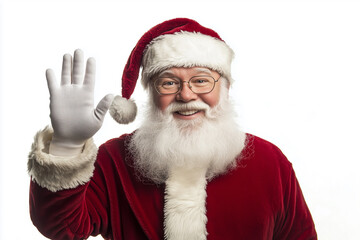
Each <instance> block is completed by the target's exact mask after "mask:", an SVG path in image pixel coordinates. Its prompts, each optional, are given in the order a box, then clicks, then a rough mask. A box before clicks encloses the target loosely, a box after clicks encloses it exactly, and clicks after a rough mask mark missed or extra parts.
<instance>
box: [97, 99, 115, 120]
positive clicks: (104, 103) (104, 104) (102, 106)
mask: <svg viewBox="0 0 360 240" xmlns="http://www.w3.org/2000/svg"><path fill="white" fill-rule="evenodd" d="M113 99H114V95H112V94H108V95H106V96H105V97H103V98H102V99H101V101H100V102H99V103H98V105H97V106H96V109H95V111H94V115H95V117H96V118H97V119H98V120H99V121H101V122H102V121H103V120H104V117H105V114H106V112H107V111H108V110H109V107H110V105H111V103H112V101H113Z"/></svg>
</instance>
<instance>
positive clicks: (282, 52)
mask: <svg viewBox="0 0 360 240" xmlns="http://www.w3.org/2000/svg"><path fill="white" fill-rule="evenodd" d="M359 13H360V3H359V2H358V1H340V0H339V1H320V0H319V1H234V2H232V1H220V0H218V1H210V0H208V1H136V0H132V1H129V2H120V1H118V2H116V1H104V0H98V1H95V0H94V1H90V0H89V1H65V0H63V1H50V0H48V1H31V0H30V1H18V0H11V1H10V0H9V1H5V0H3V1H2V2H1V5H0V14H1V15H0V22H1V28H0V31H1V32H0V34H1V35H0V36H1V38H0V44H1V45H0V47H1V49H0V54H1V59H0V73H1V75H0V77H1V78H0V80H1V81H0V90H1V92H0V94H1V95H0V97H1V100H0V104H1V105H0V107H1V108H0V111H1V112H0V114H1V115H0V123H1V125H0V127H1V128H0V135H1V139H0V154H1V155H0V156H1V158H0V191H1V192H0V196H1V197H0V239H45V238H44V237H42V236H41V235H40V234H39V233H38V232H37V230H36V228H35V227H34V226H33V225H32V223H31V220H30V217H29V209H28V201H29V200H28V186H29V181H30V179H29V176H28V175H27V166H26V164H27V154H28V152H29V150H30V146H31V143H32V139H33V136H34V135H35V133H36V131H38V130H40V129H41V128H43V127H44V126H46V125H47V124H49V122H50V121H49V117H48V115H49V109H48V105H49V95H48V91H47V86H46V80H45V69H46V68H49V67H50V68H53V69H54V70H55V72H56V74H57V76H59V75H60V70H61V60H62V55H63V54H64V53H72V52H73V51H74V50H75V49H76V48H81V49H83V50H84V52H85V55H86V56H87V57H90V56H92V57H95V59H96V60H97V82H96V96H95V97H96V100H97V101H98V100H100V99H101V98H102V96H103V95H105V94H107V93H109V92H111V93H115V94H116V93H120V79H121V74H122V70H123V67H124V65H125V63H126V61H127V58H128V56H129V54H130V51H131V50H132V48H133V47H134V46H135V44H136V42H137V41H138V39H139V38H140V37H141V35H142V34H143V33H144V32H145V31H147V30H148V29H149V28H151V27H152V26H154V25H156V24H158V23H160V22H162V21H164V20H167V19H170V18H174V17H188V18H193V19H195V20H197V21H198V22H199V23H200V24H202V25H204V26H207V27H210V28H212V29H214V30H216V31H217V32H218V33H219V34H220V36H221V37H222V38H223V39H224V40H225V41H226V42H227V43H228V44H229V45H230V46H231V47H232V48H233V49H234V51H235V53H236V58H235V61H234V64H233V77H234V79H235V81H236V83H235V84H234V86H233V87H232V88H231V96H232V98H233V100H234V103H235V104H236V109H237V111H238V114H239V116H238V119H239V124H240V125H241V126H242V129H243V130H244V131H246V132H250V133H252V134H255V135H258V136H260V137H262V138H265V139H267V140H269V141H271V142H273V143H275V144H276V145H277V146H279V147H280V148H281V149H282V151H283V152H284V153H285V155H287V157H288V158H289V160H290V161H291V162H292V163H293V165H294V169H295V171H296V174H297V177H298V179H299V182H300V185H301V187H302V190H303V193H304V195H305V198H306V201H307V203H308V206H309V208H310V210H311V212H312V215H313V218H314V221H315V224H316V227H317V231H318V236H319V239H329V240H331V239H333V240H338V239H360V233H359V229H360V221H359V215H360V174H359V173H358V172H359V167H360V163H359V161H360V154H359V149H360V147H359V144H360V141H359V136H360V127H359V124H360V113H359V111H360V94H359V87H360V86H359V82H360V14H359ZM133 98H134V99H135V100H136V101H137V104H138V106H139V107H140V115H139V117H138V118H137V120H136V122H135V123H133V124H130V125H128V126H120V125H118V124H116V123H115V122H114V121H113V120H112V119H111V118H110V116H107V117H106V120H105V122H104V126H103V128H102V129H101V130H100V131H99V132H98V133H97V135H96V136H95V141H96V143H97V144H101V143H102V142H104V141H105V140H107V139H109V138H112V137H117V136H119V135H121V134H122V133H125V132H131V131H133V130H134V129H136V127H137V126H138V125H139V122H140V121H141V119H142V115H141V106H143V104H144V101H145V99H146V96H145V94H144V92H143V90H142V87H141V85H138V86H137V89H136V92H135V94H134V95H133Z"/></svg>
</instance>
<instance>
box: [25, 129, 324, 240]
mask: <svg viewBox="0 0 360 240" xmlns="http://www.w3.org/2000/svg"><path fill="white" fill-rule="evenodd" d="M128 137H129V135H123V136H122V137H120V138H117V139H113V140H110V141H108V142H107V143H105V144H103V145H102V146H101V147H100V148H99V152H98V157H97V160H96V163H95V171H94V175H93V177H92V179H91V181H90V182H88V183H87V184H85V185H82V186H79V187H77V188H75V189H70V190H62V191H58V192H56V193H54V192H50V191H49V190H47V189H45V188H41V187H40V186H39V185H37V183H35V182H31V186H30V214H31V218H32V221H33V223H34V225H35V226H36V227H37V228H38V229H39V231H40V232H42V233H43V234H44V235H45V236H47V237H49V238H51V239H84V238H87V237H88V236H89V235H98V234H101V235H102V236H104V237H105V238H106V239H117V240H118V239H119V240H120V239H125V240H137V239H154V240H155V239H163V238H164V237H163V236H164V232H163V219H164V216H163V215H164V213H163V208H164V186H163V185H160V186H156V185H154V184H151V183H143V182H140V181H139V180H138V178H137V177H136V175H135V173H134V170H133V168H132V167H131V164H128V163H131V161H132V159H131V158H130V157H129V155H128V154H127V152H126V139H127V138H128ZM247 137H248V144H247V146H246V147H245V149H244V150H243V152H242V154H241V157H239V159H238V160H239V164H238V167H237V168H236V169H234V170H232V171H230V172H228V173H227V174H225V175H222V176H218V177H217V178H215V179H213V180H212V181H210V182H209V183H208V185H207V189H206V191H207V198H206V209H207V213H206V215H207V218H208V222H207V225H206V227H207V231H208V236H207V239H209V240H211V239H221V240H224V239H225V240H231V239H236V240H238V239H246V240H248V239H251V240H255V239H317V237H316V232H315V227H314V223H313V220H312V217H311V214H310V212H309V209H308V207H307V205H306V203H305V200H304V198H303V195H302V192H301V189H300V186H299V184H298V181H297V179H296V177H295V174H294V171H293V168H292V165H291V163H290V162H289V161H288V160H287V159H286V157H285V156H284V155H283V154H282V152H281V151H280V150H279V149H278V148H277V147H276V146H274V145H273V144H271V143H269V142H267V141H265V140H262V139H260V138H258V137H255V136H251V135H248V136H247Z"/></svg>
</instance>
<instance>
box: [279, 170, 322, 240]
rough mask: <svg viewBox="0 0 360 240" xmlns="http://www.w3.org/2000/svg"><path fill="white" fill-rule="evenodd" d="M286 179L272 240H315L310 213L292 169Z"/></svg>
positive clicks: (315, 235)
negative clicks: (281, 205) (281, 204)
mask: <svg viewBox="0 0 360 240" xmlns="http://www.w3.org/2000/svg"><path fill="white" fill-rule="evenodd" d="M287 179H288V180H287V181H286V182H285V184H284V186H283V211H282V213H281V214H280V215H279V216H278V219H277V224H276V229H275V238H274V239H283V240H286V239H294V240H314V239H317V234H316V230H315V225H314V222H313V219H312V216H311V213H310V211H309V208H308V206H307V204H306V202H305V199H304V196H303V193H302V191H301V188H300V185H299V183H298V180H297V178H296V176H295V172H294V170H293V168H292V167H291V169H290V172H289V174H288V177H287Z"/></svg>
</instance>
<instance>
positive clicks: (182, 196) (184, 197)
mask: <svg viewBox="0 0 360 240" xmlns="http://www.w3.org/2000/svg"><path fill="white" fill-rule="evenodd" d="M205 174H206V169H184V168H181V169H175V170H172V171H171V172H170V176H169V178H168V180H167V181H166V190H165V206H164V213H165V221H164V228H165V239H168V240H177V239H178V240H180V239H187V240H205V239H206V236H207V231H206V223H207V217H206V206H205V203H206V184H207V182H206V177H205Z"/></svg>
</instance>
